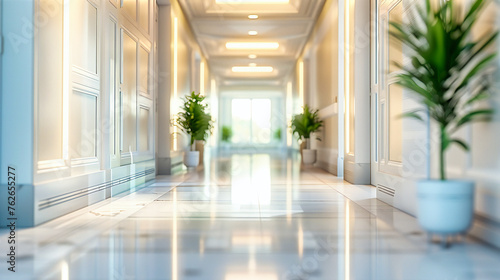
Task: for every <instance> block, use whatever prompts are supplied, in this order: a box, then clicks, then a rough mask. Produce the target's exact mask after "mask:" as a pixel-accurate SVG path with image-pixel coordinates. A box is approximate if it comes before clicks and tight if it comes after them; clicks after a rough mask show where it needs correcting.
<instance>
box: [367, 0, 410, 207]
mask: <svg viewBox="0 0 500 280" xmlns="http://www.w3.org/2000/svg"><path fill="white" fill-rule="evenodd" d="M374 2H375V5H376V6H377V8H378V9H377V10H376V11H375V16H376V21H375V22H376V24H375V26H374V27H373V29H372V32H374V34H375V38H376V40H374V43H373V45H372V54H373V55H372V87H371V88H372V90H371V91H372V92H371V96H372V98H371V103H372V104H371V106H372V110H371V114H372V118H371V119H372V124H371V125H372V130H371V131H372V136H371V137H372V141H371V142H372V143H371V145H372V149H371V150H372V155H371V177H372V178H371V180H372V184H373V185H375V186H376V187H377V197H378V198H380V199H382V200H384V201H386V202H388V203H390V204H393V201H392V199H393V197H394V195H395V193H396V191H397V189H398V188H399V187H400V185H401V184H402V182H403V178H402V177H401V173H402V167H403V134H402V131H403V122H402V119H401V118H400V117H399V115H401V113H402V112H403V90H402V88H400V87H399V86H397V85H396V84H395V83H394V74H395V73H397V71H398V70H399V69H398V68H397V67H396V66H395V65H394V64H393V63H392V62H393V61H397V62H399V63H400V64H403V58H404V57H403V46H402V44H401V43H400V42H399V41H397V40H395V39H394V38H391V37H390V36H389V22H391V21H402V19H403V16H404V14H405V13H406V11H407V10H408V7H409V6H410V3H412V2H414V0H386V1H382V2H380V3H377V1H376V0H375V1H374Z"/></svg>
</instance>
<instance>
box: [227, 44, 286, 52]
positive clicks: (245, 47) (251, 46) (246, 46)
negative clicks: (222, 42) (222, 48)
mask: <svg viewBox="0 0 500 280" xmlns="http://www.w3.org/2000/svg"><path fill="white" fill-rule="evenodd" d="M279 46H280V44H279V43H276V42H227V43H226V48H227V49H229V50H248V49H259V50H276V49H278V48H279Z"/></svg>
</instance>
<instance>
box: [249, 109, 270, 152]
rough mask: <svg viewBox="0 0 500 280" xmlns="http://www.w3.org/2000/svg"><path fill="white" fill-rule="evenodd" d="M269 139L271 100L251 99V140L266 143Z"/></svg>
mask: <svg viewBox="0 0 500 280" xmlns="http://www.w3.org/2000/svg"><path fill="white" fill-rule="evenodd" d="M270 141H271V100H270V99H252V142H253V143H257V144H267V143H269V142H270Z"/></svg>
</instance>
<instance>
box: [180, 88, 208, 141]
mask: <svg viewBox="0 0 500 280" xmlns="http://www.w3.org/2000/svg"><path fill="white" fill-rule="evenodd" d="M183 100H184V104H183V105H182V106H181V109H182V110H181V112H179V113H178V114H177V118H176V119H175V125H176V126H177V127H179V128H180V129H181V130H182V131H183V132H184V133H186V134H188V135H189V136H190V147H191V149H194V147H193V146H194V145H193V144H194V141H195V140H203V141H204V140H206V139H207V137H208V136H209V134H210V133H211V131H212V129H213V121H212V116H210V114H208V113H207V112H206V110H207V107H208V105H206V104H204V103H203V101H204V100H205V97H204V96H202V95H201V94H200V93H198V94H195V93H194V91H193V92H192V93H191V95H188V96H186V97H185V98H183Z"/></svg>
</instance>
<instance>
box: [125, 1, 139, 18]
mask: <svg viewBox="0 0 500 280" xmlns="http://www.w3.org/2000/svg"><path fill="white" fill-rule="evenodd" d="M122 3H123V4H122V8H123V10H124V11H125V13H126V14H127V15H128V16H129V17H130V18H131V19H133V20H134V21H135V20H136V18H137V0H122Z"/></svg>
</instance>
